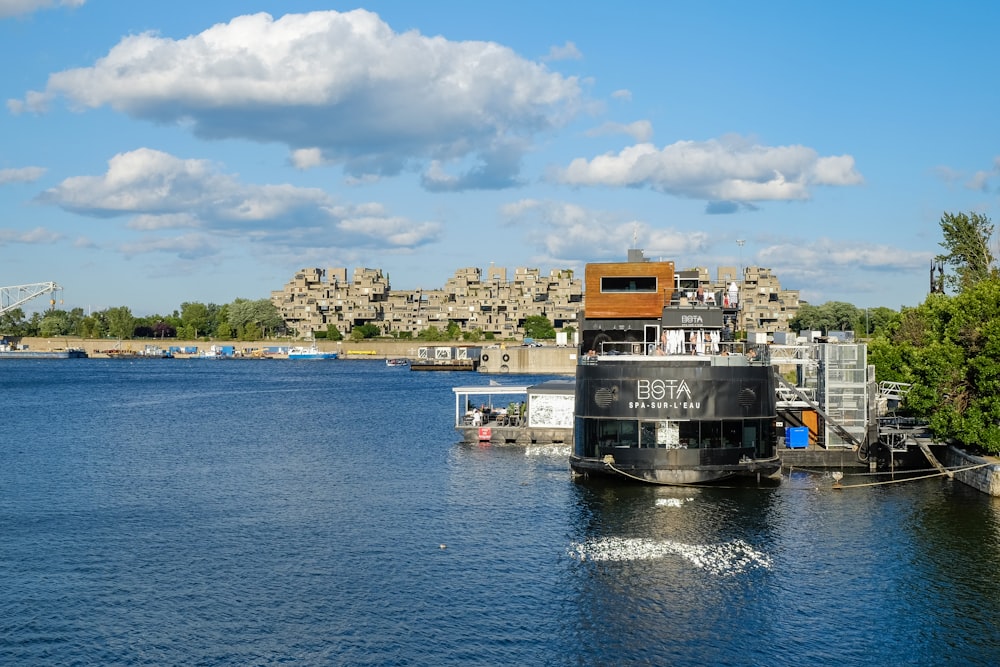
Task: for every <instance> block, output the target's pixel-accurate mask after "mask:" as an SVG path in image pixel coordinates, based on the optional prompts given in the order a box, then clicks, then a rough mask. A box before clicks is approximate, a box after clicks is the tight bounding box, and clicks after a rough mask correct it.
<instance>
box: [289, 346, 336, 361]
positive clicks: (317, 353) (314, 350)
mask: <svg viewBox="0 0 1000 667" xmlns="http://www.w3.org/2000/svg"><path fill="white" fill-rule="evenodd" d="M288 358H289V359H336V358H337V353H336V352H323V351H322V350H320V349H319V348H318V347H316V346H315V345H312V346H310V347H302V346H297V347H293V348H292V349H290V350H288Z"/></svg>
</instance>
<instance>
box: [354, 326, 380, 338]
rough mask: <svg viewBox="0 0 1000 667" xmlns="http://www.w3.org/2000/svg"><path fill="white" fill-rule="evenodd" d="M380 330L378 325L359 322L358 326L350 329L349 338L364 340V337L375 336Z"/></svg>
mask: <svg viewBox="0 0 1000 667" xmlns="http://www.w3.org/2000/svg"><path fill="white" fill-rule="evenodd" d="M381 332H382V330H381V329H379V328H378V326H376V325H374V324H361V325H359V326H356V327H354V328H353V329H351V340H365V339H366V338H375V337H376V336H378V335H379V334H380V333H381Z"/></svg>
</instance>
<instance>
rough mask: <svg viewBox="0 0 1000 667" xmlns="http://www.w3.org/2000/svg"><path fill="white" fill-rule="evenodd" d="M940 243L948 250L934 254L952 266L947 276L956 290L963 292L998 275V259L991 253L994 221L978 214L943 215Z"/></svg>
mask: <svg viewBox="0 0 1000 667" xmlns="http://www.w3.org/2000/svg"><path fill="white" fill-rule="evenodd" d="M941 232H942V234H943V235H944V240H943V241H941V243H940V245H941V247H942V248H944V249H945V250H946V251H947V252H945V253H942V254H940V255H938V256H937V257H935V260H936V261H939V262H943V263H944V264H945V265H946V266H950V267H952V269H953V270H954V273H952V274H948V275H945V277H944V280H945V283H946V284H947V285H948V286H949V287H951V288H952V289H953V290H954V291H958V292H961V291H964V290H966V289H968V288H969V287H971V286H972V285H974V284H976V283H978V282H979V281H980V280H984V279H986V278H987V277H989V276H991V275H994V276H995V275H996V259H995V258H994V257H993V253H991V252H990V238H992V236H993V224H992V223H991V222H990V219H989V218H987V217H986V216H985V215H980V214H979V213H971V214H968V215H966V214H965V213H958V214H951V213H945V214H944V215H943V216H941Z"/></svg>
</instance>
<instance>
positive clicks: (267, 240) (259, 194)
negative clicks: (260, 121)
mask: <svg viewBox="0 0 1000 667" xmlns="http://www.w3.org/2000/svg"><path fill="white" fill-rule="evenodd" d="M38 199H39V201H42V202H44V203H48V204H53V205H56V206H59V207H61V208H63V209H66V210H69V211H73V212H75V213H80V214H83V215H87V216H91V217H97V218H116V217H128V218H130V219H129V222H128V223H127V227H128V228H129V229H132V230H134V231H136V232H137V233H139V234H141V235H142V236H143V237H144V238H142V239H140V240H137V241H134V242H130V243H127V244H125V245H123V246H122V250H123V252H125V253H126V254H129V255H134V254H137V253H140V252H176V253H177V254H179V255H180V256H181V257H183V258H190V257H192V256H194V255H195V254H196V253H197V252H198V250H197V248H196V247H195V243H196V241H198V240H199V239H200V240H202V241H205V240H206V239H208V241H205V243H206V248H205V252H206V253H209V252H214V250H213V248H215V247H218V246H220V245H225V244H233V243H240V242H250V243H256V244H265V245H267V246H268V247H269V248H273V249H274V251H275V252H281V251H283V250H284V249H288V248H301V247H310V248H340V247H352V246H360V247H367V248H376V249H391V250H409V249H413V248H415V247H418V246H422V245H426V244H428V243H432V242H434V241H436V240H437V239H438V238H439V236H440V234H441V229H440V225H439V224H438V223H433V222H422V223H421V222H414V221H411V220H408V219H405V218H400V217H393V216H390V215H388V214H387V213H386V211H385V209H384V207H383V206H382V205H381V204H377V203H375V204H372V203H365V204H360V205H353V204H346V203H342V202H338V201H336V200H334V199H333V198H332V197H331V196H330V195H328V194H327V193H326V192H324V191H323V190H320V189H317V188H300V187H295V186H292V185H286V184H278V185H252V184H246V183H242V182H240V180H239V179H238V178H237V177H235V176H233V175H230V174H225V173H222V172H221V171H220V170H219V168H218V167H217V166H216V165H214V164H212V163H210V162H208V161H205V160H192V159H188V160H185V159H181V158H177V157H175V156H173V155H170V154H168V153H163V152H161V151H156V150H152V149H149V148H141V149H138V150H135V151H131V152H129V153H121V154H119V155H116V156H114V157H113V158H111V160H109V161H108V170H107V171H106V172H105V173H104V174H102V175H99V176H76V177H72V178H67V179H66V180H64V181H63V182H62V183H60V184H59V185H58V186H56V187H54V188H51V189H49V190H46V191H45V192H44V193H42V194H41V195H40V196H39V198H38ZM178 229H185V230H192V229H193V230H197V231H194V232H191V231H188V232H186V233H185V234H184V235H182V236H171V235H170V232H171V230H178Z"/></svg>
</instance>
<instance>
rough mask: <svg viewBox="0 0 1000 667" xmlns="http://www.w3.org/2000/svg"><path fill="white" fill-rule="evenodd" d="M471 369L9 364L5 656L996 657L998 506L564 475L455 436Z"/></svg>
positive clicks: (101, 659)
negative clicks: (459, 391)
mask: <svg viewBox="0 0 1000 667" xmlns="http://www.w3.org/2000/svg"><path fill="white" fill-rule="evenodd" d="M542 379H551V378H524V377H517V378H504V380H505V381H508V380H509V381H511V383H517V384H521V383H525V382H527V383H530V382H532V381H534V380H542ZM480 382H481V383H483V384H485V383H486V382H487V379H486V378H484V377H481V376H478V375H475V374H472V373H449V372H445V373H439V372H411V371H409V370H407V369H406V368H388V367H386V366H385V365H384V364H383V363H382V362H380V361H353V360H351V361H347V360H341V361H334V362H309V361H305V362H291V361H212V360H139V361H127V360H97V359H84V360H67V361H22V360H3V361H0V388H2V395H3V397H4V399H5V406H4V407H5V409H4V411H3V432H2V444H0V664H2V665H278V664H281V665H444V666H448V665H456V666H457V665H462V666H466V665H529V664H530V665H574V666H576V665H821V664H823V665H826V664H829V665H833V664H837V665H840V664H849V665H890V664H891V665H897V664H906V665H941V664H952V665H959V664H961V665H993V664H997V662H998V660H1000V629H998V628H1000V623H998V622H997V621H998V618H1000V574H998V572H1000V568H998V565H1000V501H998V500H995V499H991V498H988V497H986V496H984V495H981V494H979V493H977V492H975V491H973V490H971V489H968V488H967V487H964V486H962V485H961V484H959V483H957V482H953V481H948V480H945V479H940V478H935V479H927V480H922V481H912V482H907V483H905V484H894V485H885V486H861V487H856V488H849V489H845V490H843V491H833V490H831V489H830V486H831V480H830V478H829V477H824V476H823V475H815V474H808V473H800V472H796V473H793V474H792V475H791V476H788V475H786V476H785V478H784V479H783V480H782V481H781V483H780V484H778V485H773V486H769V487H766V488H758V487H745V488H683V489H676V488H664V487H648V486H634V485H630V484H612V483H602V484H597V483H593V482H580V481H574V480H573V479H572V477H571V475H570V471H569V466H568V464H567V455H568V450H567V449H563V448H546V447H535V448H529V449H525V448H523V447H485V448H480V447H469V446H464V445H460V444H457V437H456V435H455V433H454V431H453V429H452V419H453V415H452V411H453V409H454V408H453V405H454V396H453V394H452V392H451V387H452V386H453V385H465V384H477V383H480ZM871 481H873V480H872V479H870V478H867V477H865V478H850V477H849V478H847V479H846V480H845V483H846V484H851V485H854V484H864V483H868V482H871Z"/></svg>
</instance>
